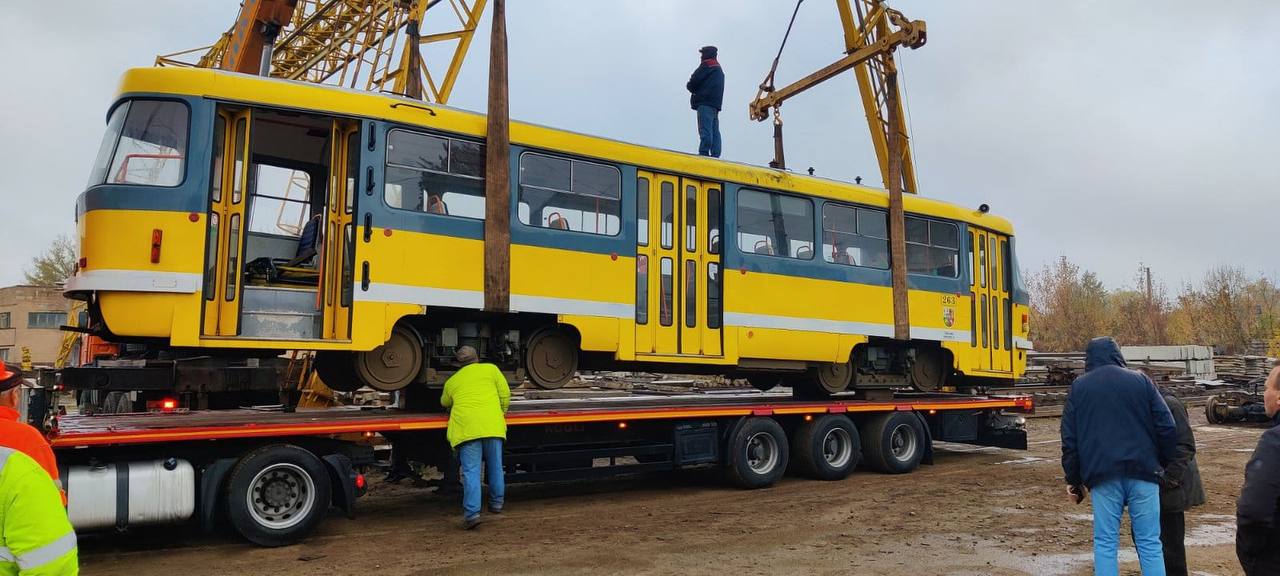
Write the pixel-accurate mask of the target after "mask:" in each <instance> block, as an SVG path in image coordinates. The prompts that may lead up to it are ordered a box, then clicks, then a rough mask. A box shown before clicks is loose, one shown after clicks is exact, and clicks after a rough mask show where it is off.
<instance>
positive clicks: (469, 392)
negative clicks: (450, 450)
mask: <svg viewBox="0 0 1280 576" xmlns="http://www.w3.org/2000/svg"><path fill="white" fill-rule="evenodd" d="M440 404H441V405H442V406H444V407H445V408H448V409H449V430H448V437H449V445H450V446H453V447H455V448H456V447H457V446H458V445H459V444H461V443H463V442H467V441H469V440H478V439H480V438H502V439H504V440H505V439H506V437H507V419H506V413H507V408H508V407H509V406H510V405H511V385H510V384H508V383H507V377H506V376H503V375H502V371H501V370H499V369H498V367H497V366H494V365H493V364H489V363H480V362H477V363H475V364H468V365H467V366H463V367H462V369H461V370H458V371H457V372H455V373H454V374H453V376H450V377H449V379H448V380H447V381H445V383H444V392H443V393H442V394H441V396H440Z"/></svg>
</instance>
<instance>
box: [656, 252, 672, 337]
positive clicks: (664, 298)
mask: <svg viewBox="0 0 1280 576" xmlns="http://www.w3.org/2000/svg"><path fill="white" fill-rule="evenodd" d="M660 266H661V267H662V268H661V269H660V270H659V283H658V284H659V286H658V289H659V290H661V291H662V293H661V294H659V295H658V297H659V300H658V323H659V324H662V325H663V326H670V325H671V319H672V315H673V314H674V310H673V307H674V305H675V303H674V300H675V299H674V298H673V295H672V292H673V288H674V286H673V282H674V278H673V272H674V268H673V266H674V265H673V264H672V262H671V259H670V258H663V259H662V261H661V264H660Z"/></svg>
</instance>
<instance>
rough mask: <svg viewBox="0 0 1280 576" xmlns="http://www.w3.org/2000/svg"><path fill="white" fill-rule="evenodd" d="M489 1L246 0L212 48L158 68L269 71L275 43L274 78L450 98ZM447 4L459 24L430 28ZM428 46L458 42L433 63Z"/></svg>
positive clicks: (171, 57)
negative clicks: (265, 60)
mask: <svg viewBox="0 0 1280 576" xmlns="http://www.w3.org/2000/svg"><path fill="white" fill-rule="evenodd" d="M487 1H488V0H412V1H410V0H246V2H245V3H244V5H243V6H242V7H241V10H240V15H239V16H238V17H237V19H236V23H235V24H234V25H232V27H231V29H230V30H228V31H227V32H226V33H224V34H223V35H222V36H221V37H220V38H219V39H218V41H217V42H215V43H214V44H213V45H212V46H207V47H204V48H196V49H192V50H186V51H183V52H177V53H174V54H166V55H162V56H158V57H157V58H156V65H157V66H196V67H200V68H222V69H225V70H235V71H238V72H247V73H256V74H261V73H264V71H263V70H262V68H261V66H260V64H259V63H260V61H261V58H262V54H263V53H264V52H263V47H264V46H266V45H268V43H269V45H270V46H271V50H270V54H269V56H270V63H271V65H270V68H269V70H267V71H266V72H267V73H269V74H270V75H271V76H274V77H277V78H286V79H290V80H302V81H306V82H317V83H326V84H335V85H339V86H346V87H348V88H360V89H364V90H370V91H391V92H395V93H398V94H404V95H407V96H411V97H415V98H422V99H424V100H428V101H431V102H438V103H445V102H447V101H448V99H449V94H450V93H451V92H452V91H453V86H454V84H455V83H456V81H457V79H458V73H459V72H460V71H461V69H462V62H463V59H464V58H465V57H466V54H467V51H468V49H469V48H470V46H471V38H472V36H473V35H474V33H475V30H476V25H477V24H479V22H480V15H481V14H482V13H483V12H484V8H485V5H486V4H487ZM442 4H447V5H448V7H449V8H451V9H452V12H453V14H452V16H454V17H456V22H457V23H456V25H447V26H444V29H442V30H441V31H439V32H432V33H427V34H424V33H422V29H423V28H424V22H425V19H426V18H427V16H428V15H432V16H434V15H436V14H441V16H440V18H439V20H442V21H448V20H450V17H449V16H448V15H444V14H443V12H444V7H443V6H440V5H442ZM437 6H440V7H438V8H437ZM433 8H434V10H432V9H433ZM434 21H435V20H433V23H434ZM273 26H278V27H273ZM428 45H440V46H450V45H451V46H452V56H451V57H450V58H449V59H448V60H447V61H444V60H441V65H439V66H437V65H436V63H435V62H434V61H433V62H430V63H429V62H427V61H426V60H425V59H424V58H423V57H422V50H423V47H425V46H428ZM196 55H199V56H198V58H196V60H195V61H190V60H189V59H190V58H192V57H194V56H196Z"/></svg>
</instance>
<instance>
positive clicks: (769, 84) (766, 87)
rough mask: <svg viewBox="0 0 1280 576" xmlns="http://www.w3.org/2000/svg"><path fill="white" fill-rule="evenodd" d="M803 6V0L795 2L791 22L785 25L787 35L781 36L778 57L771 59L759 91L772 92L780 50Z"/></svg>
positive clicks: (780, 56)
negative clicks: (771, 62)
mask: <svg viewBox="0 0 1280 576" xmlns="http://www.w3.org/2000/svg"><path fill="white" fill-rule="evenodd" d="M801 4H804V0H796V8H795V10H793V11H792V12H791V21H790V22H788V23H787V33H786V34H783V35H782V44H781V45H779V46H778V55H777V56H774V57H773V66H771V67H770V68H769V75H768V76H765V77H764V82H761V83H760V89H761V90H763V91H765V92H773V73H774V72H777V71H778V60H780V59H781V58H782V49H783V48H786V47H787V38H790V37H791V27H792V26H794V25H795V23H796V14H799V13H800V5H801Z"/></svg>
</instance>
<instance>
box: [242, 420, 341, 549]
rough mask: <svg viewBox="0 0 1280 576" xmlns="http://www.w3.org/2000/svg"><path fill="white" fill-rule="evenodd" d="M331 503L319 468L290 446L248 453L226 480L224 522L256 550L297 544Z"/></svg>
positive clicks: (310, 456)
mask: <svg viewBox="0 0 1280 576" xmlns="http://www.w3.org/2000/svg"><path fill="white" fill-rule="evenodd" d="M331 502H332V498H331V493H330V486H329V472H328V470H326V469H325V467H324V463H323V462H321V461H320V459H319V458H317V457H316V456H315V455H314V454H312V453H311V452H309V451H307V450H304V449H302V448H299V447H297V446H294V445H291V444H273V445H270V446H263V447H262V448H258V449H257V450H254V451H252V452H250V453H249V454H247V455H245V456H244V457H243V458H241V459H240V461H239V462H237V463H236V465H235V468H232V470H231V476H230V477H229V479H228V480H227V494H226V503H227V517H228V518H230V520H231V525H232V526H235V529H236V531H237V532H239V533H240V535H241V536H244V537H245V539H246V540H248V541H250V542H253V543H254V544H257V545H259V546H285V545H288V544H293V543H296V542H298V541H300V540H302V538H304V537H305V536H306V535H307V534H309V533H310V532H311V531H312V530H314V529H315V527H316V526H317V525H319V524H320V521H321V520H323V519H324V517H325V515H326V514H327V513H328V511H329V504H330V503H331Z"/></svg>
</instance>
